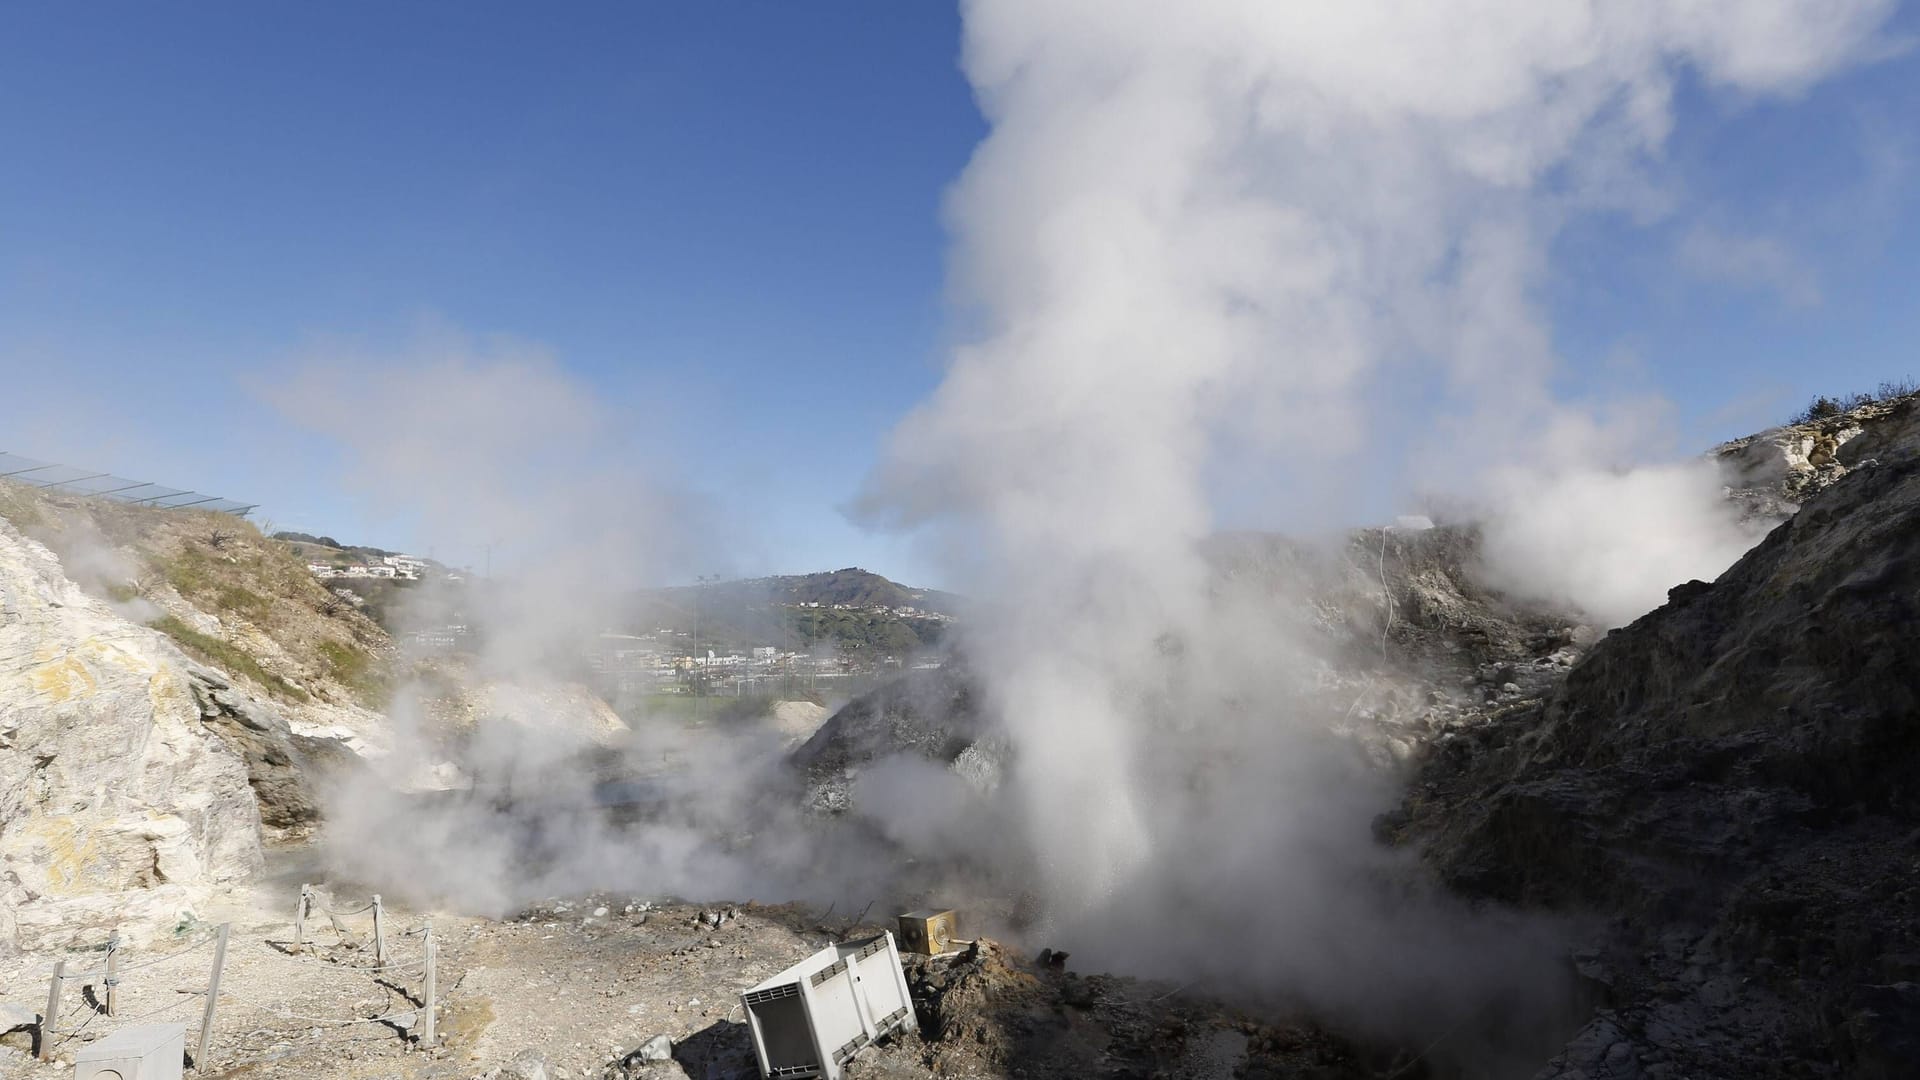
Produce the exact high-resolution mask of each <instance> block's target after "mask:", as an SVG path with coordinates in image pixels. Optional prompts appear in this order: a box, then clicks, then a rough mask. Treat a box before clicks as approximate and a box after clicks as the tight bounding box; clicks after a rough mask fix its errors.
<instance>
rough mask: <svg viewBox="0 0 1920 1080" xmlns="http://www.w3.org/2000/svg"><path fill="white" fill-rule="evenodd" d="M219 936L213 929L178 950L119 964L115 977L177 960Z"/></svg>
mask: <svg viewBox="0 0 1920 1080" xmlns="http://www.w3.org/2000/svg"><path fill="white" fill-rule="evenodd" d="M219 936H220V932H219V931H218V930H215V931H214V932H213V933H211V934H208V935H207V936H206V937H204V938H201V939H200V940H199V941H196V942H194V943H193V944H191V945H188V946H187V947H185V948H183V949H181V950H179V951H178V952H170V953H168V954H167V955H165V956H156V957H153V958H152V959H149V960H141V961H139V962H137V963H131V964H122V965H120V970H119V971H117V972H115V973H114V974H115V977H119V976H123V975H125V974H126V973H127V972H129V971H139V970H140V969H141V968H149V967H152V966H153V965H155V964H164V963H166V962H167V961H169V960H177V959H179V958H180V957H182V956H185V955H187V954H188V953H190V952H194V951H195V950H197V949H199V948H200V947H201V946H203V945H206V944H208V943H210V942H212V941H213V939H214V938H216V937H219ZM100 974H101V976H102V977H104V976H105V974H106V973H105V972H104V971H103V972H101V973H100ZM67 978H69V979H71V978H73V976H71V975H69V976H67Z"/></svg>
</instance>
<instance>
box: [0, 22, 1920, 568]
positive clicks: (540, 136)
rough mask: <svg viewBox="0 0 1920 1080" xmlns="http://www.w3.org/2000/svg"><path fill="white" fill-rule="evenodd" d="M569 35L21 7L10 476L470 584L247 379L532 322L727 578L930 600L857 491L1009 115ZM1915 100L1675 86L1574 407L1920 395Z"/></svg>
mask: <svg viewBox="0 0 1920 1080" xmlns="http://www.w3.org/2000/svg"><path fill="white" fill-rule="evenodd" d="M551 10H552V9H536V8H534V7H533V6H531V5H486V4H460V5H454V4H405V5H393V4H383V5H373V4H351V3H332V4H325V5H300V6H295V5H262V4H222V3H197V4H192V5H153V4H97V5H89V6H87V7H85V8H84V9H82V8H77V7H72V6H63V5H14V6H10V7H8V8H7V9H6V11H5V12H4V14H0V148H3V149H0V375H4V383H3V384H0V450H11V451H15V452H19V453H26V454H31V455H34V456H39V457H45V458H54V459H58V460H66V461H71V462H73V463H75V464H81V465H86V466H89V467H94V468H99V469H103V470H114V471H117V472H121V473H126V474H130V475H133V476H136V477H139V478H142V479H154V480H159V481H162V482H165V483H169V484H173V485H178V486H182V487H194V488H199V489H202V490H206V491H211V492H218V493H220V494H224V495H230V496H233V497H239V498H244V499H247V500H248V501H259V502H261V503H263V504H264V506H263V508H262V512H263V513H264V514H265V515H267V516H269V517H270V518H271V519H272V520H274V521H275V522H277V523H279V524H280V525H282V526H284V527H293V528H303V529H310V530H316V531H327V532H331V533H334V534H335V535H337V536H340V537H341V538H343V539H355V540H362V541H368V542H376V543H384V544H387V545H391V546H403V547H410V548H419V549H425V548H430V547H431V548H434V549H436V550H437V551H438V552H440V553H441V554H443V555H447V556H450V557H452V558H455V559H458V558H462V557H463V556H462V555H461V554H460V551H461V549H462V548H463V547H465V548H468V549H470V548H471V547H473V546H475V545H477V544H478V543H481V542H483V540H484V538H481V537H473V536H448V535H430V534H427V533H425V532H423V530H422V529H421V528H420V527H419V525H418V523H416V522H411V521H408V520H406V519H405V518H395V517H391V516H386V515H385V514H384V513H383V512H382V511H381V510H380V509H379V508H377V507H374V506H372V505H370V504H368V503H367V502H366V501H365V500H363V499H362V498H361V497H360V496H359V494H358V493H357V492H356V491H355V490H354V489H352V488H351V487H350V486H349V485H347V484H346V483H344V482H343V480H342V469H341V464H342V463H341V460H340V452H339V450H338V448H337V447H336V446H334V445H332V444H330V443H329V442H328V441H327V440H325V439H324V438H320V437H317V436H315V435H313V434H311V433H305V432H298V431H294V430H291V429H289V428H288V427H287V425H286V424H285V423H284V421H283V420H281V419H280V417H279V415H278V414H277V413H276V412H275V410H274V409H273V408H271V407H270V406H269V405H268V404H266V402H265V400H263V395H262V393H261V387H262V386H270V385H272V384H273V383H274V382H275V381H276V380H277V379H279V378H280V376H281V373H282V372H283V371H284V369H285V368H286V367H287V366H288V365H289V364H292V363H294V362H295V360H294V358H295V357H297V356H299V355H302V352H303V350H309V349H310V347H311V343H312V342H313V341H315V340H316V339H324V338H329V337H334V336H346V337H352V338H359V339H367V340H374V341H404V340H406V339H407V337H408V335H409V334H411V333H413V332H414V330H415V328H417V327H418V326H420V325H422V324H423V323H426V324H432V325H443V326H452V327H457V328H459V329H460V330H462V331H465V332H469V333H474V334H494V333H500V334H509V335H512V336H514V337H517V338H522V339H526V340H528V341H532V342H538V343H540V344H541V345H542V346H544V347H546V348H547V349H549V350H551V351H552V353H553V354H554V355H555V356H556V357H557V358H558V361H559V363H560V364H561V365H562V366H563V367H564V369H565V370H566V371H567V372H568V373H569V374H570V376H571V377H573V378H575V379H577V380H579V381H580V383H581V384H582V385H584V386H585V387H587V388H589V389H590V390H591V392H592V393H594V394H595V395H596V396H598V397H600V398H601V399H602V401H603V402H604V403H605V404H606V406H607V408H608V410H609V411H610V412H611V413H612V414H613V415H615V416H617V417H620V418H623V422H630V423H631V424H632V425H633V427H634V428H635V429H636V432H638V433H639V438H638V441H639V442H643V443H645V444H646V445H648V446H649V447H650V448H651V450H652V453H653V454H654V455H655V456H654V457H653V458H652V459H651V461H652V464H651V465H650V467H655V468H663V469H666V470H668V471H670V472H671V473H672V474H673V475H674V476H675V478H676V482H677V483H679V484H681V485H684V486H685V487H686V488H688V489H690V490H692V491H693V492H695V493H697V494H701V495H704V496H705V497H708V498H710V499H712V500H714V502H715V504H716V507H717V516H718V517H719V518H721V519H722V520H730V521H735V522H739V523H740V527H739V529H738V536H739V540H738V542H737V543H735V544H733V545H732V546H731V548H730V549H729V550H727V551H724V552H718V551H717V552H716V554H715V559H714V561H715V562H716V563H717V564H718V565H716V566H715V567H714V570H716V571H725V572H731V573H757V572H787V571H801V570H808V569H818V568H829V567H834V566H844V565H850V564H861V565H867V566H870V567H872V568H874V569H877V570H880V571H882V572H885V573H889V574H890V575H893V576H896V577H900V578H903V579H907V580H913V581H918V582H925V583H938V582H936V581H932V580H929V579H930V578H931V577H932V576H934V575H935V574H936V571H935V570H934V569H933V567H932V565H931V564H930V563H929V562H927V561H926V560H923V559H921V558H920V557H919V556H918V554H917V553H916V551H915V550H914V549H913V548H912V546H911V545H910V544H908V543H907V542H905V541H902V540H900V539H897V538H892V537H883V536H874V535H871V534H868V533H865V532H863V531H861V530H860V529H858V528H856V527H855V526H853V525H851V524H849V523H848V522H847V521H846V520H845V519H844V518H843V517H842V515H841V514H840V512H839V509H838V507H839V506H840V505H841V504H843V503H844V502H845V501H846V500H847V499H848V498H850V497H851V496H852V495H853V493H854V491H855V490H856V488H857V487H858V485H859V483H860V481H861V479H862V477H863V476H864V474H865V472H866V470H867V468H868V466H869V465H870V464H871V462H872V461H873V458H874V455H875V452H876V450H877V448H878V446H879V444H880V442H881V440H882V439H883V438H884V436H885V434H886V432H887V430H888V429H889V428H890V427H891V425H892V424H893V422H895V421H896V420H897V419H898V418H899V417H900V416H901V415H902V414H903V413H905V412H906V411H907V410H908V409H909V408H911V407H912V406H913V404H914V403H916V402H917V401H919V400H921V399H922V398H923V397H924V396H925V395H926V394H927V393H928V392H929V391H930V390H931V389H932V388H933V386H934V385H935V384H936V383H937V381H938V376H939V372H940V366H941V363H942V360H941V357H942V355H943V351H944V348H945V345H946V343H947V340H948V333H949V326H950V323H951V317H950V315H949V313H948V310H947V307H946V304H945V298H944V295H943V260H944V255H945V248H946V242H947V241H946V236H945V234H944V232H943V229H942V225H941V219H940V201H941V196H942V193H943V189H944V188H945V186H946V185H947V184H948V183H950V182H951V180H952V179H953V178H954V177H955V176H956V175H957V174H958V173H959V171H960V170H961V168H962V167H963V166H964V165H965V163H966V161H967V157H968V155H969V153H970V152H971V150H972V148H973V147H974V145H975V144H976V143H977V142H978V141H979V140H980V138H981V136H982V135H983V133H984V130H985V128H984V124H983V121H982V120H981V118H980V116H979V115H978V113H977V111H976V110H975V108H974V105H973V102H972V99H971V96H970V93H969V91H968V88H967V85H966V83H965V81H964V79H963V78H962V77H961V75H960V73H959V71H958V69H957V67H956V62H957V54H958V49H959V20H958V16H957V14H956V12H955V11H954V10H952V9H951V7H949V6H947V5H943V4H939V3H933V2H926V3H921V2H900V0H831V2H828V0H821V2H810V3H771V2H762V3H751V2H741V3H701V4H688V3H672V4H669V3H630V4H617V5H604V6H593V5H580V6H574V7H569V8H567V9H566V17H565V18H556V17H553V16H552V15H551V14H550V11H551ZM1896 27H1897V28H1898V31H1897V32H1906V33H1911V32H1913V31H1914V30H1916V29H1920V21H1917V20H1916V19H1915V18H1914V12H1913V11H1912V10H1911V9H1908V10H1905V11H1903V12H1902V13H1901V14H1900V15H1899V16H1898V17H1897V18H1896ZM1916 115H1920V65H1916V64H1915V62H1914V61H1913V60H1912V59H1911V58H1910V57H1902V58H1898V59H1895V60H1891V61H1888V62H1884V63H1882V64H1879V65H1877V66H1875V67H1872V68H1868V69H1865V70H1861V71H1856V72H1854V73H1851V74H1849V75H1847V76H1845V77H1842V78H1840V79H1837V80H1835V81H1832V82H1830V83H1827V84H1824V85H1822V86H1820V87H1817V88H1816V89H1815V90H1814V91H1813V92H1811V93H1810V94H1808V95H1807V96H1805V97H1804V98H1803V99H1800V100H1797V101H1793V102H1784V103H1782V102H1760V103H1754V102H1741V101H1733V100H1728V99H1725V98H1724V97H1720V96H1716V95H1714V94H1710V93H1706V92H1704V91H1701V90H1699V89H1698V88H1689V89H1688V90H1687V91H1686V92H1685V94H1684V96H1683V100H1682V105H1681V111H1680V116H1679V122H1678V125H1677V127H1676V131H1675V136H1674V139H1673V141H1672V143H1671V144H1670V147H1669V150H1668V153H1667V157H1666V160H1665V161H1664V162H1663V163H1662V165H1661V167H1660V170H1659V171H1660V180H1661V181H1662V183H1663V184H1664V185H1665V186H1666V187H1667V188H1668V189H1669V190H1670V191H1671V192H1672V193H1673V197H1674V203H1675V210H1674V212H1673V213H1672V214H1670V215H1668V216H1667V217H1665V218H1662V219H1660V220H1658V221H1654V222H1652V223H1636V222H1631V221H1627V220H1625V219H1622V218H1593V219H1587V220H1583V221H1580V222H1578V223H1576V224H1575V225H1574V226H1573V227H1572V228H1570V229H1569V230H1568V232H1567V233H1566V234H1565V235H1564V236H1563V237H1562V239H1561V241H1560V243H1559V246H1558V248H1557V250H1556V252H1555V256H1556V257H1555V262H1554V271H1553V277H1552V279H1551V281H1550V282H1549V283H1548V287H1547V298H1548V300H1549V302H1550V305H1551V307H1552V309H1553V313H1554V316H1555V325H1556V332H1557V335H1558V345H1559V347H1560V349H1561V350H1562V352H1563V354H1564V355H1565V356H1566V358H1567V359H1568V361H1569V375H1568V379H1567V382H1568V384H1569V387H1570V388H1571V389H1574V390H1576V391H1577V390H1578V389H1580V388H1581V386H1582V385H1583V382H1585V381H1589V380H1593V379H1595V378H1596V376H1595V375H1594V374H1593V373H1595V372H1605V373H1606V375H1605V377H1606V379H1608V380H1619V379H1622V378H1624V379H1627V380H1629V381H1634V380H1637V381H1639V382H1641V383H1643V384H1644V385H1645V386H1646V387H1647V388H1648V389H1650V390H1653V391H1657V392H1659V393H1661V394H1664V395H1665V396H1666V397H1667V398H1669V399H1670V400H1671V401H1672V402H1673V403H1674V421H1675V428H1676V432H1677V435H1678V438H1679V440H1680V441H1681V443H1682V444H1683V446H1685V447H1689V448H1690V447H1693V446H1704V445H1705V444H1707V443H1709V442H1711V441H1713V440H1715V439H1719V438H1724V437H1727V436H1731V435H1735V434H1739V433H1743V432H1744V431H1747V430H1750V429H1752V428H1754V427H1757V426H1761V425H1763V424H1765V423H1767V422H1769V421H1771V420H1774V419H1777V418H1779V417H1781V416H1783V415H1784V414H1786V413H1788V412H1791V411H1792V410H1793V408H1794V407H1796V406H1797V405H1798V404H1800V403H1801V402H1803V401H1804V400H1805V399H1807V398H1808V397H1810V396H1811V395H1813V394H1815V393H1818V392H1844V391H1848V390H1854V389H1861V388H1870V387H1871V386H1873V385H1875V384H1876V383H1878V382H1879V381H1880V380H1882V379H1884V378H1897V377H1904V376H1908V375H1920V360H1917V359H1916V356H1915V352H1914V348H1913V342H1914V341H1915V340H1916V337H1917V336H1920V335H1917V333H1916V332H1917V331H1920V325H1916V323H1917V322H1920V315H1917V314H1916V312H1920V303H1916V302H1915V301H1916V296H1915V292H1916V289H1915V285H1916V280H1917V279H1916V273H1915V271H1916V258H1917V256H1916V255H1915V252H1920V205H1917V204H1916V201H1915V199H1914V198H1913V197H1912V194H1911V192H1912V190H1913V188H1914V183H1915V178H1916V175H1917V174H1916V172H1915V170H1916V168H1920V128H1916V126H1915V125H1914V123H1913V121H1912V119H1911V118H1912V117H1913V116H1916ZM369 392H377V389H376V388H369ZM423 407H430V403H423Z"/></svg>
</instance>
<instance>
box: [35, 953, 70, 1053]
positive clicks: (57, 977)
mask: <svg viewBox="0 0 1920 1080" xmlns="http://www.w3.org/2000/svg"><path fill="white" fill-rule="evenodd" d="M66 981H67V962H66V961H65V960H61V961H59V962H58V963H56V964H54V965H53V981H52V982H50V983H48V984H47V1012H46V1015H45V1016H42V1017H41V1018H40V1060H41V1061H52V1060H53V1031H54V1024H56V1023H57V1022H58V1021H59V1019H60V988H61V985H62V984H64V983H65V982H66Z"/></svg>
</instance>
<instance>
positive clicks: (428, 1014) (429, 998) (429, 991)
mask: <svg viewBox="0 0 1920 1080" xmlns="http://www.w3.org/2000/svg"><path fill="white" fill-rule="evenodd" d="M426 938H427V942H426V946H427V988H426V991H425V992H424V993H422V994H421V995H420V996H421V997H422V998H424V999H425V1003H426V1007H425V1008H424V1009H422V1010H421V1013H422V1016H421V1021H420V1043H421V1045H422V1046H432V1045H433V1044H434V1042H435V1041H436V1039H435V1033H434V1024H433V1005H434V1002H433V997H434V990H435V986H434V970H433V967H434V961H435V960H436V959H438V958H439V953H440V946H439V945H437V944H435V942H434V940H433V924H432V923H428V924H427V934H426Z"/></svg>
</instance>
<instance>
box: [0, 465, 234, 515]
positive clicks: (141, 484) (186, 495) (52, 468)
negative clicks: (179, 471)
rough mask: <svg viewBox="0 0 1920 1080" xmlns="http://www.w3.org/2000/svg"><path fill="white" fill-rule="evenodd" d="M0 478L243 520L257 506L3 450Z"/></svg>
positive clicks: (121, 500)
mask: <svg viewBox="0 0 1920 1080" xmlns="http://www.w3.org/2000/svg"><path fill="white" fill-rule="evenodd" d="M0 479H6V480H12V481H15V482H16V483H21V484H31V485H32V486H34V487H41V488H47V489H49V490H51V491H64V492H68V493H70V494H74V495H92V496H96V497H98V498H102V499H113V500H115V501H117V502H124V503H134V504H137V505H140V506H158V507H163V508H166V509H175V510H179V509H185V508H187V507H192V508H193V509H195V510H214V511H217V512H219V513H222V514H233V515H236V516H238V517H246V516H247V514H248V512H249V511H251V510H253V508H254V507H256V506H258V505H259V504H258V503H242V502H236V501H234V500H233V499H223V498H221V497H219V496H218V495H203V494H201V493H200V492H198V491H186V490H183V489H181V488H170V487H167V486H166V485H164V484H153V483H148V482H147V481H144V480H131V479H128V478H127V477H124V476H115V475H114V474H112V473H103V472H96V471H94V470H92V469H82V468H79V467H77V466H73V465H61V464H57V463H55V462H51V461H37V460H35V459H33V458H30V457H24V456H22V455H20V454H10V453H7V452H6V451H4V450H0Z"/></svg>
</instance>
